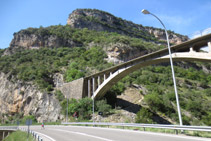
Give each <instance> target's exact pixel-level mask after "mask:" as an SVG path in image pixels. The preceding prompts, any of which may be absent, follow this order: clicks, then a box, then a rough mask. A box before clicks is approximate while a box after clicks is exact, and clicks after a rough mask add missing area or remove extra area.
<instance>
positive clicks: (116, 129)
mask: <svg viewBox="0 0 211 141" xmlns="http://www.w3.org/2000/svg"><path fill="white" fill-rule="evenodd" d="M63 127H68V126H63ZM71 127H76V128H92V129H96V128H98V129H101V130H113V131H121V132H131V133H137V134H140V133H141V134H148V135H158V136H166V137H174V138H181V139H191V140H196V141H211V139H210V138H202V137H194V136H182V135H174V134H166V133H156V132H148V131H134V130H128V129H118V128H103V127H84V126H71Z"/></svg>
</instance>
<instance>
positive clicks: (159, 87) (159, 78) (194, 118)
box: [114, 66, 211, 125]
mask: <svg viewBox="0 0 211 141" xmlns="http://www.w3.org/2000/svg"><path fill="white" fill-rule="evenodd" d="M175 72H176V76H177V79H176V80H177V87H178V93H179V98H180V106H181V108H182V112H183V115H182V116H183V122H184V124H187V125H189V124H192V125H204V124H206V125H211V124H210V121H211V119H210V117H211V116H210V112H211V105H210V102H211V101H210V100H211V96H210V90H211V89H210V85H211V81H210V77H211V75H210V74H206V73H204V72H203V71H198V70H196V69H194V68H191V67H190V68H188V69H184V68H182V67H179V66H175ZM119 83H120V84H121V83H124V84H125V85H129V86H130V85H132V84H138V85H142V86H145V87H146V88H147V90H148V94H147V95H146V96H145V97H144V102H145V103H146V104H147V107H148V108H147V109H145V108H144V107H142V109H141V111H139V112H138V113H137V118H136V122H144V123H150V122H152V121H146V120H147V119H148V118H147V116H149V117H151V116H152V115H153V114H159V115H160V116H163V115H164V116H167V117H170V118H171V119H172V120H174V121H176V122H178V115H177V112H176V111H177V110H176V99H175V94H174V89H173V83H172V77H171V68H170V66H168V67H165V66H149V67H146V68H144V69H140V70H138V71H135V72H133V73H131V74H130V75H129V76H126V77H125V78H123V79H122V80H121V81H120V82H119ZM114 88H115V89H122V86H119V85H118V84H117V85H115V86H114ZM150 113H151V114H150ZM143 115H145V116H143ZM140 116H142V119H140ZM145 117H146V118H145Z"/></svg>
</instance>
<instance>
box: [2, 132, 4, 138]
mask: <svg viewBox="0 0 211 141" xmlns="http://www.w3.org/2000/svg"><path fill="white" fill-rule="evenodd" d="M2 139H4V131H3V137H2Z"/></svg>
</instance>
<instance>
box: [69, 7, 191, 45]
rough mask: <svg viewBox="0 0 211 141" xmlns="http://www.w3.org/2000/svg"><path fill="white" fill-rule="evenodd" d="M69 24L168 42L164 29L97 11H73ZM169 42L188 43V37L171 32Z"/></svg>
mask: <svg viewBox="0 0 211 141" xmlns="http://www.w3.org/2000/svg"><path fill="white" fill-rule="evenodd" d="M67 24H68V25H70V26H71V27H73V28H88V29H90V30H97V31H108V32H117V33H119V34H124V35H129V36H133V37H138V38H144V39H146V40H152V39H153V37H154V38H156V39H158V40H166V35H165V32H164V30H162V29H157V28H153V27H144V26H142V25H140V24H135V23H133V22H130V21H126V20H123V19H121V18H118V17H115V16H113V15H112V14H110V13H107V12H103V11H100V10H96V9H94V10H92V9H77V10H75V11H73V12H72V13H71V14H70V15H69V18H68V19H67ZM169 40H170V43H172V44H179V43H181V42H184V41H187V40H188V37H187V36H182V35H179V34H175V33H173V32H169Z"/></svg>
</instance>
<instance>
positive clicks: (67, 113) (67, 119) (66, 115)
mask: <svg viewBox="0 0 211 141" xmlns="http://www.w3.org/2000/svg"><path fill="white" fill-rule="evenodd" d="M66 122H68V98H67V111H66Z"/></svg>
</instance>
